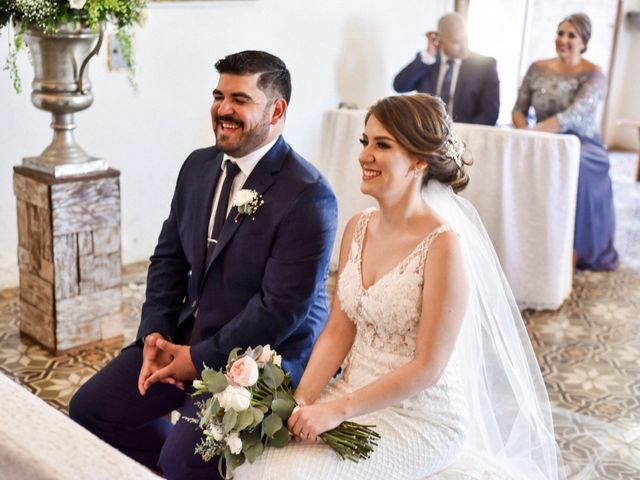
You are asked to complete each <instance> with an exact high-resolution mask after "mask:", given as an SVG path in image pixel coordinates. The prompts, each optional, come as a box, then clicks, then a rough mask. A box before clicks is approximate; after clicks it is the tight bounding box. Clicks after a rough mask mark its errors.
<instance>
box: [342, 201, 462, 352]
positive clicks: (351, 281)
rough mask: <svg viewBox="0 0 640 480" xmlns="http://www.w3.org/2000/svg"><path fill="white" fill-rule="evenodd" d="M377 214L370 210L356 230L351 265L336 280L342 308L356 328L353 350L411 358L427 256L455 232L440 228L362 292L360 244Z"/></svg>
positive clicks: (346, 265)
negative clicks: (443, 237)
mask: <svg viewBox="0 0 640 480" xmlns="http://www.w3.org/2000/svg"><path fill="white" fill-rule="evenodd" d="M373 211H374V209H369V210H366V211H365V212H364V213H363V215H362V216H361V217H360V219H359V221H358V223H357V225H356V229H355V232H354V236H353V241H352V243H351V248H350V250H349V256H348V259H347V263H346V264H345V267H344V269H343V271H342V274H341V275H340V278H339V281H338V298H339V299H340V303H341V306H342V309H343V310H344V311H345V313H346V314H347V315H348V316H349V318H350V319H351V320H352V321H353V322H354V323H355V324H356V328H357V336H356V341H355V343H354V349H357V348H359V347H361V348H363V347H366V348H375V349H379V350H382V351H387V352H395V353H399V352H405V355H407V356H411V355H413V352H414V351H415V339H416V328H417V325H418V322H419V320H420V312H421V310H422V287H423V283H424V281H423V278H424V277H423V273H424V263H425V260H426V256H427V251H428V249H429V246H430V245H431V243H432V242H433V240H434V239H435V238H436V237H437V236H438V235H440V234H441V233H444V232H447V231H450V230H451V229H450V228H449V227H447V226H440V227H438V228H436V229H435V230H433V231H432V232H431V233H430V234H429V235H427V237H425V239H424V240H422V241H421V242H420V243H419V244H418V245H417V246H416V247H415V249H414V250H413V251H412V252H411V253H410V254H409V255H408V256H407V257H406V258H405V259H404V260H402V261H401V262H400V263H399V264H397V265H396V266H395V267H394V268H393V269H392V270H391V271H390V272H388V273H387V274H385V275H384V276H383V277H381V278H379V279H378V281H376V282H375V283H374V284H373V285H371V286H370V287H368V288H364V286H363V284H362V244H363V241H364V236H365V233H366V230H367V225H368V223H369V219H370V218H371V214H372V213H373Z"/></svg>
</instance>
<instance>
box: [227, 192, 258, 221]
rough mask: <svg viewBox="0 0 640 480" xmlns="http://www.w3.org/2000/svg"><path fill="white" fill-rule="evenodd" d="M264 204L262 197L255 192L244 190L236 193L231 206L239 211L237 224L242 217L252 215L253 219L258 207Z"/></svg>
mask: <svg viewBox="0 0 640 480" xmlns="http://www.w3.org/2000/svg"><path fill="white" fill-rule="evenodd" d="M263 203H264V200H262V195H260V194H259V193H258V192H256V191H255V190H247V189H242V190H240V191H238V192H236V193H235V195H234V196H233V199H232V200H231V205H232V206H234V207H236V208H237V209H238V214H237V215H236V218H235V221H236V222H237V221H238V220H239V219H240V215H251V216H252V217H253V215H255V213H256V211H257V210H258V207H259V206H260V205H262V204H263ZM254 220H255V218H254Z"/></svg>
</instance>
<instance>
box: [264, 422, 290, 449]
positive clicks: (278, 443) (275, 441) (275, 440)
mask: <svg viewBox="0 0 640 480" xmlns="http://www.w3.org/2000/svg"><path fill="white" fill-rule="evenodd" d="M268 441H269V445H272V446H274V447H276V448H282V447H284V446H286V445H287V443H289V430H287V427H285V426H283V427H282V428H281V429H280V430H278V431H277V432H276V433H275V434H274V435H273V437H272V438H270V439H269V440H268Z"/></svg>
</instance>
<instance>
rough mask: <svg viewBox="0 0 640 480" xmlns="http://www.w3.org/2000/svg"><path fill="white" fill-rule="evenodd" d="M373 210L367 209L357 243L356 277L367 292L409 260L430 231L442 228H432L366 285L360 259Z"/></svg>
mask: <svg viewBox="0 0 640 480" xmlns="http://www.w3.org/2000/svg"><path fill="white" fill-rule="evenodd" d="M373 212H374V211H373V210H371V211H369V212H368V214H367V216H366V218H365V219H364V226H363V229H362V236H361V238H360V245H358V279H359V280H360V282H359V283H360V290H361V291H362V292H363V293H368V292H369V291H370V290H371V289H372V288H373V287H375V286H376V285H377V284H378V283H380V282H381V281H382V280H383V279H384V278H386V277H388V276H389V275H391V274H392V273H393V272H395V271H396V270H397V269H398V268H400V266H401V265H403V264H404V263H405V262H406V261H407V260H409V259H410V258H412V257H413V255H414V254H415V253H416V251H417V250H418V247H420V245H422V244H423V243H424V242H426V241H427V239H428V238H429V237H430V236H431V233H433V232H435V231H436V230H438V229H440V228H442V227H443V226H442V225H441V226H439V227H436V228H435V229H434V230H432V232H431V233H429V235H427V236H426V237H425V238H423V239H422V240H420V241H419V242H418V243H417V244H416V246H415V247H413V250H411V252H410V253H409V254H408V255H407V256H405V257H404V258H403V259H402V260H400V261H399V262H398V263H396V264H395V265H394V266H393V267H392V268H391V270H389V271H388V272H386V273H385V274H383V275H382V276H380V277H378V279H376V280H375V281H374V282H373V283H372V284H371V285H369V286H368V287H365V286H364V277H363V275H362V260H363V253H364V241H365V237H366V236H367V231H368V230H369V220H371V216H372V215H373Z"/></svg>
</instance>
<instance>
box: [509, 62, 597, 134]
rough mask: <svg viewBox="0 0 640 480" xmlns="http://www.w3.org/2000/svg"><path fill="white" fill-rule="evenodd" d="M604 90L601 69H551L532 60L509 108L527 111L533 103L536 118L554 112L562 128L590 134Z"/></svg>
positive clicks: (545, 117)
mask: <svg viewBox="0 0 640 480" xmlns="http://www.w3.org/2000/svg"><path fill="white" fill-rule="evenodd" d="M606 91H607V81H606V77H605V76H604V74H603V73H602V72H599V71H592V72H581V73H555V72H552V71H550V70H548V69H546V68H544V67H542V66H540V65H539V64H538V63H534V64H532V65H531V66H530V67H529V70H527V73H526V75H525V77H524V78H523V80H522V85H521V86H520V91H519V92H518V99H517V101H516V104H515V106H514V107H513V110H514V111H516V112H521V113H523V114H524V115H527V113H528V111H529V107H530V106H533V108H534V110H535V115H536V121H538V122H540V121H542V120H545V119H547V118H549V117H552V116H553V115H557V116H558V122H559V123H560V127H561V129H562V131H563V132H568V131H571V132H574V133H577V134H578V135H581V136H585V137H594V136H596V135H597V132H598V126H597V119H598V113H599V108H600V106H601V104H602V101H603V99H604V96H605V93H606Z"/></svg>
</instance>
